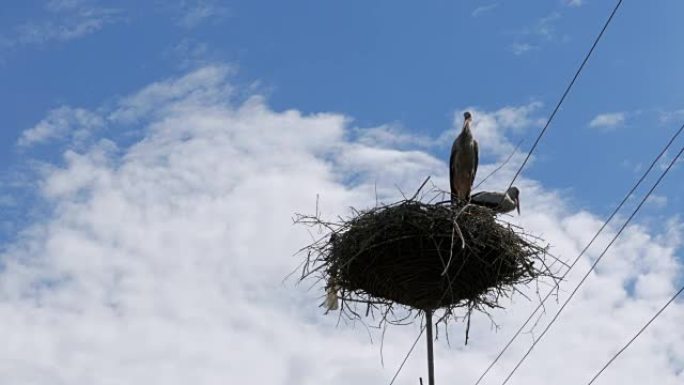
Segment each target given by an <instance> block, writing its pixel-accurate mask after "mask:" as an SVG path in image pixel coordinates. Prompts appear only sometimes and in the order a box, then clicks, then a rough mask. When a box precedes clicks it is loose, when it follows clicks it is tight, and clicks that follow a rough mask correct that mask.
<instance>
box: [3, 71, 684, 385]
mask: <svg viewBox="0 0 684 385" xmlns="http://www.w3.org/2000/svg"><path fill="white" fill-rule="evenodd" d="M229 73H230V71H229V70H225V69H223V70H221V69H220V68H217V67H208V68H204V69H201V70H198V71H196V72H193V73H190V74H188V75H187V76H184V77H182V78H179V79H168V80H166V81H163V82H159V83H155V84H153V85H150V86H149V87H146V88H144V89H143V90H141V91H140V92H138V93H136V94H134V95H132V96H131V97H129V98H126V99H124V100H123V101H122V103H121V105H120V106H119V107H115V111H113V112H111V114H110V116H115V117H117V118H118V119H122V120H125V121H126V122H127V124H139V125H140V128H141V132H142V137H141V139H140V140H139V141H137V142H136V143H135V144H133V145H131V146H128V147H119V145H117V144H115V143H112V142H111V141H107V140H101V141H97V142H96V143H95V144H94V145H93V146H92V148H90V149H88V150H86V151H81V152H75V151H73V150H71V151H68V152H67V153H65V160H66V162H65V164H64V166H61V167H56V166H55V167H53V168H52V169H51V171H49V172H48V173H47V174H46V175H45V176H44V178H43V179H42V180H41V183H40V185H41V186H42V187H41V188H42V189H41V191H42V194H43V199H45V200H46V201H47V202H48V203H50V204H51V206H52V207H54V212H53V213H52V214H51V215H50V216H49V217H47V218H44V219H41V220H38V221H36V222H35V223H34V224H33V225H32V226H30V227H29V228H27V229H26V230H25V231H24V232H23V233H22V236H21V237H20V238H19V240H18V241H16V242H15V243H13V244H11V245H8V246H7V247H6V248H5V249H4V251H2V254H0V260H1V261H2V264H3V269H2V270H0V319H2V320H3V330H4V333H2V337H0V346H2V348H0V373H2V377H3V379H5V381H6V382H8V383H32V384H55V383H57V384H62V383H63V384H92V383H136V384H138V383H164V384H169V385H173V384H187V383H189V382H192V383H197V384H225V383H246V382H250V383H259V384H320V383H326V384H333V385H334V384H349V383H350V382H353V383H358V384H371V383H372V384H376V383H379V382H380V383H382V382H386V381H388V380H389V378H390V377H391V375H392V374H393V371H394V369H395V368H396V367H397V366H398V364H399V362H400V361H401V359H402V358H403V355H404V353H405V352H406V350H407V349H408V347H409V346H410V344H411V342H412V341H413V338H415V333H416V332H417V327H416V326H414V327H395V328H391V329H390V330H389V331H388V332H387V334H386V336H385V341H384V358H385V363H386V367H385V368H383V367H381V365H380V356H379V346H378V344H377V343H376V344H374V345H371V344H370V343H369V340H368V334H367V332H366V330H365V328H363V327H360V325H357V326H359V327H356V328H353V327H350V325H344V324H343V325H342V326H340V327H339V328H336V327H335V324H336V321H337V317H336V316H334V315H329V316H323V315H322V310H321V309H319V308H317V307H316V305H317V304H318V303H319V302H320V301H321V297H322V290H321V287H316V288H315V289H314V290H313V291H307V290H306V288H305V287H293V284H292V282H287V283H286V284H282V283H281V280H282V278H283V276H284V275H286V274H287V273H288V272H289V271H290V270H291V269H293V268H294V267H295V266H296V264H297V262H298V259H297V258H293V257H292V253H293V252H294V251H295V250H297V249H299V248H300V247H301V246H302V245H304V244H306V243H308V242H309V236H308V234H307V233H306V232H305V231H303V229H301V228H297V227H293V226H292V224H291V220H290V218H291V216H292V214H293V212H312V211H313V209H314V203H315V197H316V195H317V194H319V195H320V197H321V205H320V208H321V210H322V212H323V215H324V216H326V217H329V218H334V217H335V216H336V215H337V214H344V213H345V212H346V207H348V206H349V205H354V206H356V207H359V208H363V207H367V206H368V205H370V204H373V202H374V200H375V197H374V194H373V192H374V185H375V183H376V182H377V184H378V187H379V194H380V195H381V198H382V199H387V200H388V199H392V198H393V197H397V196H398V192H397V191H396V189H395V188H394V186H393V185H394V184H395V183H396V184H397V185H398V186H399V187H400V188H402V189H404V190H405V191H412V190H413V189H415V188H416V187H417V185H418V184H420V183H421V182H422V180H423V179H424V177H425V176H426V175H428V174H429V175H432V176H433V181H435V183H437V184H438V186H440V187H446V185H447V183H446V175H447V173H446V165H445V164H444V162H443V161H441V160H439V159H437V158H435V157H434V156H432V155H430V154H429V153H426V152H424V151H419V150H415V149H414V150H409V151H405V150H399V149H396V148H393V147H392V146H391V145H390V143H391V142H390V143H384V144H383V145H382V146H378V145H377V144H375V143H373V142H364V141H360V140H356V139H354V137H353V136H352V135H350V133H351V131H352V128H351V127H350V122H351V120H350V119H349V118H348V117H345V116H342V115H339V114H326V113H321V114H309V115H304V114H302V113H300V112H298V111H296V110H288V111H282V112H276V111H273V110H272V109H271V108H269V106H268V105H267V104H266V102H265V101H264V100H263V98H260V97H252V98H249V99H248V100H246V101H244V102H236V101H231V99H230V98H224V97H223V96H225V95H226V93H227V94H228V95H230V91H227V90H231V89H232V88H233V87H232V86H231V85H230V84H229V82H228V80H227V79H228V74H229ZM166 92H168V94H167V93H166ZM535 108H538V107H534V106H531V105H528V106H522V107H508V108H506V109H502V110H499V111H494V112H488V111H482V110H477V109H473V110H472V111H473V115H474V117H475V122H476V126H475V127H474V130H475V131H474V132H475V134H476V135H478V140H480V142H481V143H482V145H483V147H484V148H485V149H486V151H492V152H495V153H496V152H497V151H500V150H501V149H503V148H510V146H511V144H510V143H508V142H507V141H506V139H505V135H506V134H507V133H509V132H511V131H512V130H522V129H524V128H525V127H527V126H529V125H531V124H534V122H535V119H534V118H533V117H531V116H530V114H531V112H532V111H534V110H535ZM478 120H479V122H478ZM497 135H498V136H497ZM485 138H487V139H486V141H485ZM490 142H491V143H490ZM484 166H486V167H490V166H491V165H484ZM497 175H498V176H497V177H496V178H495V179H497V181H496V182H497V183H501V182H502V181H504V180H505V178H506V177H508V176H509V175H508V174H507V171H505V170H504V171H502V173H500V174H497ZM350 179H353V182H352V183H343V182H348V181H349V180H350ZM519 186H520V187H521V189H522V191H523V196H522V198H523V215H522V216H520V217H515V218H513V219H512V220H513V221H514V222H515V223H517V224H520V225H522V226H524V227H525V228H526V229H527V230H529V231H531V232H533V233H536V234H543V236H544V237H545V238H546V239H547V240H548V241H549V242H551V243H552V245H553V247H554V248H553V250H552V251H553V252H554V253H555V254H556V255H560V256H562V257H565V258H570V257H573V256H574V255H575V254H576V253H577V252H578V251H579V249H580V248H581V247H582V246H583V245H584V243H585V242H586V241H587V240H588V239H589V238H590V237H591V235H592V233H593V232H594V231H595V230H596V229H597V228H598V227H599V226H600V224H601V221H600V219H599V218H597V217H596V216H594V215H592V214H591V213H587V212H579V213H574V212H570V211H569V209H568V208H567V207H565V206H563V205H562V204H559V202H563V201H564V200H562V199H559V197H558V195H557V193H554V192H552V191H548V190H547V189H545V188H544V187H543V186H542V185H541V184H540V183H538V182H536V181H533V180H529V179H524V178H522V179H521V180H520V183H519ZM666 227H667V228H666V230H665V231H663V232H659V233H654V230H650V229H647V228H644V227H642V226H631V227H630V228H629V231H627V232H626V234H625V235H624V236H623V237H622V239H621V240H620V241H619V242H618V243H617V244H616V245H615V247H614V248H613V249H612V251H611V253H609V255H607V256H606V260H605V261H604V262H602V264H601V265H600V267H601V269H599V271H597V272H596V273H595V274H594V275H593V276H592V277H591V279H590V280H589V281H588V282H587V284H586V286H585V288H584V289H583V290H582V291H581V292H580V293H579V295H578V297H577V298H576V299H575V301H574V302H573V303H572V304H571V306H569V307H568V309H567V312H566V313H565V314H564V315H563V316H562V317H561V318H560V320H559V322H558V323H557V324H556V325H555V327H554V329H552V331H551V332H550V333H549V335H548V336H547V337H546V338H547V340H546V341H543V342H542V343H541V344H540V345H539V347H538V348H537V351H535V352H534V353H533V354H532V355H531V356H530V359H529V362H527V363H526V364H525V365H524V366H523V367H522V368H521V370H520V371H519V373H518V374H517V376H516V377H515V378H514V380H515V382H520V383H528V384H531V385H536V384H547V383H549V381H550V380H552V381H553V382H554V384H559V385H566V384H576V383H582V382H585V381H586V380H587V379H588V378H589V376H590V374H592V373H593V371H594V370H596V369H597V368H598V367H599V366H600V365H601V364H602V363H603V362H604V361H605V360H606V359H607V358H608V357H609V356H610V355H611V354H612V353H613V352H614V351H615V350H616V348H617V347H618V346H620V345H621V344H622V343H623V342H624V341H625V340H626V339H627V337H628V336H630V335H631V334H632V333H633V332H634V330H635V328H637V327H638V326H639V325H641V324H642V323H643V322H644V321H645V320H646V319H647V318H648V317H650V316H651V314H652V313H653V312H654V311H655V309H656V308H657V307H658V306H660V305H662V303H663V302H664V300H665V298H666V297H667V296H668V295H669V294H670V293H671V292H672V290H673V288H674V285H675V284H676V282H677V281H676V279H677V278H678V273H679V269H681V265H680V262H678V260H677V259H676V253H677V250H678V249H679V248H680V247H681V242H682V239H680V238H681V235H680V233H681V228H682V225H681V224H680V223H679V221H677V220H675V219H672V220H671V221H669V222H668V223H667V226H666ZM611 231H614V229H613V230H611ZM608 235H609V234H606V236H605V237H607V236H608ZM605 237H603V238H602V239H603V240H605ZM596 251H597V250H590V253H589V257H590V258H595V257H596ZM587 268H588V261H582V262H581V263H579V264H578V266H577V271H576V273H575V274H573V275H571V276H570V277H569V280H568V281H567V282H565V283H564V286H563V288H564V290H565V291H564V292H561V298H564V296H565V295H567V290H568V289H569V288H571V287H573V284H574V283H576V282H577V279H578V276H579V275H580V274H581V273H583V272H584V271H585V270H586V269H587ZM303 286H307V285H303ZM534 289H535V288H533V287H532V288H529V289H527V290H525V291H526V292H527V293H528V294H532V295H534ZM504 305H506V306H509V309H508V310H507V311H495V312H493V316H494V317H495V319H496V321H497V322H498V323H499V324H500V325H501V327H502V329H501V330H500V331H499V332H498V333H494V332H493V331H492V330H490V327H489V325H490V324H489V321H488V319H487V318H486V317H484V316H480V315H478V316H476V317H475V318H474V319H473V323H472V326H471V327H472V329H471V343H470V344H469V345H468V346H467V347H463V346H462V345H460V340H459V342H455V340H457V339H459V337H461V336H462V333H463V327H462V325H460V324H459V325H455V326H454V327H453V328H452V330H451V338H452V348H451V349H450V348H449V347H448V346H447V344H446V343H444V341H443V340H440V341H438V343H437V344H436V369H437V376H438V379H441V380H440V382H445V381H447V379H449V378H459V379H460V380H462V381H464V382H466V383H471V382H473V381H474V380H475V379H476V378H477V376H478V375H479V374H480V372H481V370H483V369H484V367H486V365H487V364H488V363H489V360H491V359H492V358H493V357H494V355H495V353H496V351H497V349H498V348H500V347H501V346H502V345H503V343H504V342H505V341H506V340H507V338H508V337H510V335H511V334H512V332H513V331H515V329H516V328H517V327H518V326H519V324H520V322H521V320H522V319H524V318H525V317H526V316H527V314H528V313H527V312H528V311H529V310H530V308H531V307H532V306H533V304H531V303H529V302H527V301H526V300H522V301H521V300H519V299H517V300H515V301H514V304H513V305H511V304H509V303H508V302H505V303H504ZM555 308H557V305H556V304H549V305H548V308H547V312H549V313H550V312H552V311H553V310H554V309H555ZM683 316H684V306H682V305H680V304H674V305H672V307H671V308H670V309H668V311H667V312H666V313H663V315H662V317H661V318H659V319H658V321H657V322H656V323H654V324H653V326H652V327H651V329H650V330H649V332H647V333H646V334H645V335H643V336H642V338H641V339H640V340H639V341H638V343H636V344H635V345H634V346H633V347H632V348H631V349H630V350H629V351H628V352H627V353H626V354H625V355H624V357H622V358H621V359H620V360H618V361H616V362H615V364H614V365H613V366H612V367H611V368H610V369H609V371H608V372H606V374H605V376H604V378H603V382H604V383H605V384H625V385H633V384H642V383H654V382H657V383H659V384H665V385H674V384H681V381H682V379H683V377H682V376H683V374H682V373H681V370H680V369H681V367H682V365H683V364H684V350H683V349H682V347H681V344H680V343H679V342H680V341H682V339H684V331H682V328H681V327H680V323H681V319H682V317H683ZM547 320H548V316H547V317H545V318H544V319H542V323H544V322H546V321H547ZM371 333H372V334H373V335H374V336H375V337H379V333H377V332H374V331H371ZM376 341H377V340H376ZM529 343H530V337H529V336H527V335H526V336H524V337H523V338H521V339H520V340H519V341H518V343H516V344H514V345H513V347H512V351H511V353H512V354H510V355H507V356H505V358H504V359H503V360H502V366H501V367H497V369H495V370H494V371H493V373H492V376H491V377H490V382H492V383H496V382H497V381H496V379H499V378H501V375H502V374H504V373H503V372H504V370H503V369H502V368H510V366H511V365H512V364H513V360H514V359H515V358H516V357H519V355H520V353H521V352H522V349H524V348H526V347H527V346H528V345H529ZM424 366H425V364H424V359H423V350H422V348H418V349H417V350H416V352H415V354H414V357H412V358H411V360H409V362H408V364H407V366H406V368H405V370H404V372H403V373H402V375H401V377H400V379H399V382H398V383H403V384H409V383H410V384H413V383H415V382H416V377H418V376H423V377H425V374H424Z"/></svg>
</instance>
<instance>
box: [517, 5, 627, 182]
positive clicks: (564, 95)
mask: <svg viewBox="0 0 684 385" xmlns="http://www.w3.org/2000/svg"><path fill="white" fill-rule="evenodd" d="M620 5H622V0H619V1H618V2H617V4H616V5H615V8H613V12H611V14H610V16H609V17H608V20H606V23H605V24H604V25H603V29H601V32H600V33H599V34H598V36H596V40H594V44H593V45H592V46H591V49H589V52H587V55H586V56H585V57H584V60H583V61H582V64H581V65H580V66H579V68H578V69H577V72H575V76H573V78H572V80H571V81H570V83H569V84H568V86H567V87H566V89H565V92H563V96H561V98H560V100H559V101H558V104H556V108H554V109H553V112H552V113H551V115H550V116H549V119H548V120H547V121H546V125H544V128H543V129H542V130H541V132H540V133H539V136H537V140H535V141H534V144H533V145H532V148H530V151H529V152H528V153H527V157H525V160H524V161H523V163H522V165H520V168H519V169H518V171H517V172H516V173H515V176H513V180H511V184H510V185H508V187H509V188H510V187H511V186H513V183H514V182H515V180H516V179H517V178H518V175H520V172H522V170H523V168H524V167H525V165H526V164H527V161H528V160H529V159H530V156H531V155H532V152H533V151H534V149H535V148H536V147H537V144H539V140H540V139H541V138H542V136H544V133H545V132H546V129H547V128H549V125H550V124H551V121H552V120H553V118H554V117H555V116H556V113H557V112H558V110H559V109H560V106H561V104H563V101H565V97H566V96H568V93H570V89H571V88H572V86H573V85H574V84H575V81H576V80H577V78H578V77H579V75H580V72H582V69H584V65H585V64H587V62H588V61H589V57H590V56H591V54H592V53H593V52H594V49H595V48H596V46H597V45H598V42H599V41H600V40H601V37H603V33H604V32H605V31H606V29H607V28H608V25H609V24H610V22H611V21H612V20H613V16H615V14H616V13H617V11H618V9H619V8H620Z"/></svg>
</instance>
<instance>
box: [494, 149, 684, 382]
mask: <svg viewBox="0 0 684 385" xmlns="http://www.w3.org/2000/svg"><path fill="white" fill-rule="evenodd" d="M682 152H684V146H682V148H681V149H680V150H679V152H678V153H677V155H676V156H675V157H674V158H673V159H672V161H671V162H670V164H669V165H668V166H667V168H666V169H665V171H663V172H662V174H660V176H659V177H658V180H657V181H656V182H655V183H654V184H653V186H652V187H651V189H650V190H649V191H648V192H647V193H646V195H645V196H644V198H643V199H642V200H641V202H639V205H638V206H637V207H636V208H635V209H634V211H633V212H632V214H631V215H630V216H629V218H627V220H626V221H625V223H624V224H623V225H622V227H620V230H618V232H617V233H616V234H615V236H614V237H613V239H611V241H610V242H609V243H608V245H607V246H606V248H605V249H603V252H601V254H600V255H599V256H598V258H596V261H594V263H593V264H592V265H591V268H590V269H589V271H587V273H586V274H585V275H584V276H583V277H582V279H581V280H580V282H579V283H578V284H577V286H576V287H575V289H574V290H573V291H572V293H570V296H569V297H568V298H567V299H566V300H565V302H563V305H562V306H561V307H560V309H559V310H558V311H557V312H556V314H555V315H554V316H553V318H552V319H551V321H550V322H549V323H548V325H546V327H545V328H544V330H543V331H542V333H541V334H540V335H539V337H538V338H537V339H536V340H535V341H534V342H533V343H532V346H530V348H529V349H527V352H526V353H525V355H524V356H523V357H522V358H521V359H520V361H518V363H517V364H516V365H515V367H514V368H513V370H512V371H511V372H510V373H509V374H508V376H507V377H506V379H505V380H504V381H503V382H502V383H501V385H505V384H506V383H508V380H510V379H511V377H513V374H514V373H515V372H516V371H517V370H518V368H519V367H520V365H521V364H522V363H523V362H524V361H525V359H527V357H528V356H529V355H530V353H531V352H532V349H534V347H535V346H537V344H538V343H539V341H541V339H542V338H543V337H544V335H545V334H546V332H547V331H548V330H549V328H551V326H552V325H553V324H554V323H555V322H556V320H557V319H558V317H559V316H560V314H561V313H562V312H563V310H564V309H565V307H566V306H567V305H568V303H569V302H570V300H571V299H572V298H573V297H574V296H575V293H577V291H578V290H579V288H580V287H582V284H583V283H584V282H585V281H586V280H587V278H588V277H589V274H591V272H592V271H594V269H595V268H596V265H598V263H599V262H600V261H601V259H603V257H604V256H605V255H606V252H607V251H608V249H610V247H611V246H612V245H613V243H614V242H615V240H617V238H618V237H619V236H620V234H622V232H623V231H624V230H625V228H626V227H627V225H628V224H629V222H631V220H632V218H634V216H635V215H636V214H637V213H638V212H639V210H640V209H641V206H643V205H644V203H645V202H646V200H647V199H648V198H649V197H650V196H651V194H652V193H653V191H654V190H655V189H656V187H658V185H659V184H660V182H661V181H662V180H663V178H664V177H665V175H667V173H668V172H669V171H670V169H671V168H672V166H673V165H674V164H675V163H676V162H677V160H678V159H679V157H680V156H681V155H682Z"/></svg>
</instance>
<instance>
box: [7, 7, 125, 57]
mask: <svg viewBox="0 0 684 385" xmlns="http://www.w3.org/2000/svg"><path fill="white" fill-rule="evenodd" d="M45 8H46V10H47V11H48V16H47V17H45V18H43V19H40V20H29V21H27V22H24V23H22V24H19V25H18V26H16V28H15V31H14V34H12V35H10V36H8V37H6V38H5V45H7V46H10V47H11V46H19V45H29V44H46V43H50V42H65V41H69V40H74V39H79V38H82V37H85V36H87V35H91V34H93V33H95V32H97V31H99V30H101V29H103V28H104V27H105V26H107V25H109V24H113V23H117V22H119V21H121V20H122V17H121V16H122V13H121V11H120V10H119V9H115V8H105V7H101V6H99V5H97V4H95V3H94V2H89V1H83V0H53V1H50V2H48V3H47V4H46V6H45Z"/></svg>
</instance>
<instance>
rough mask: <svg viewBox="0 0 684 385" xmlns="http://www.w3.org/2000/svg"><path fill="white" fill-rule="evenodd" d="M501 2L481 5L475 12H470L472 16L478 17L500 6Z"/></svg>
mask: <svg viewBox="0 0 684 385" xmlns="http://www.w3.org/2000/svg"><path fill="white" fill-rule="evenodd" d="M498 6H499V3H491V4H487V5H481V6H479V7H477V8H475V9H474V10H473V12H472V13H471V14H470V15H471V16H472V17H478V16H481V15H482V14H484V13H487V12H489V11H492V10H494V8H496V7H498Z"/></svg>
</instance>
